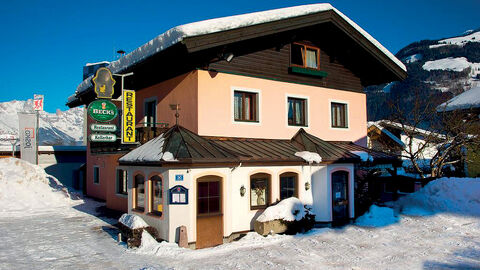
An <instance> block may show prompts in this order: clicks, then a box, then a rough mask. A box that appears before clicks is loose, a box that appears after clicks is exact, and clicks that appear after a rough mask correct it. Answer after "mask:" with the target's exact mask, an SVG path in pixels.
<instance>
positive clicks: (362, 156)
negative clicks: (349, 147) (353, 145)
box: [350, 151, 373, 162]
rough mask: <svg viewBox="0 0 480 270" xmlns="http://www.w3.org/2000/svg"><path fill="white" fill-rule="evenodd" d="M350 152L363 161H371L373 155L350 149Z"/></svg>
mask: <svg viewBox="0 0 480 270" xmlns="http://www.w3.org/2000/svg"><path fill="white" fill-rule="evenodd" d="M350 153H352V154H355V155H357V156H359V157H360V159H361V160H362V161H363V162H367V161H370V162H373V157H372V156H371V155H370V154H369V153H367V152H365V151H350Z"/></svg>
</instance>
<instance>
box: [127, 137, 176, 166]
mask: <svg viewBox="0 0 480 270" xmlns="http://www.w3.org/2000/svg"><path fill="white" fill-rule="evenodd" d="M164 142H165V138H163V133H162V134H160V136H158V137H156V138H154V139H152V140H150V141H148V142H147V143H145V144H144V145H142V146H140V147H137V148H135V149H133V150H132V151H130V152H129V153H127V154H126V155H125V156H123V157H121V158H120V159H119V161H121V162H122V161H124V162H154V161H160V160H161V159H162V157H163V155H164V153H163V144H164ZM168 156H169V155H168V154H167V158H168ZM172 158H173V156H172Z"/></svg>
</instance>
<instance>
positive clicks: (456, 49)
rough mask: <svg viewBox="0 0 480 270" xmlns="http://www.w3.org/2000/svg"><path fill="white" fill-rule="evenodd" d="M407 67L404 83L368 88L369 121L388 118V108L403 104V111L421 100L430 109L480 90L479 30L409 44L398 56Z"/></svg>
mask: <svg viewBox="0 0 480 270" xmlns="http://www.w3.org/2000/svg"><path fill="white" fill-rule="evenodd" d="M395 56H396V57H397V58H398V59H400V60H401V61H402V62H403V63H404V64H405V65H406V66H407V70H408V77H407V79H405V80H404V81H402V82H393V83H390V84H387V85H379V86H374V87H368V88H367V89H366V91H367V95H368V99H367V100H368V116H369V120H378V119H384V118H388V116H389V112H388V110H386V109H385V108H387V107H388V106H387V104H388V103H389V102H392V101H393V102H395V103H401V104H400V107H401V108H402V109H403V110H404V111H408V110H409V106H412V104H413V103H415V101H416V100H415V99H418V98H417V97H418V94H420V96H421V97H422V102H423V103H424V104H425V105H426V104H427V103H429V105H431V107H435V106H436V105H440V104H441V103H443V102H445V101H447V100H449V99H451V98H452V97H454V96H457V95H459V94H461V93H463V92H465V91H468V90H470V89H472V88H476V87H480V29H477V30H469V31H466V32H465V33H463V34H461V35H459V36H456V37H451V38H443V39H439V40H422V41H418V42H414V43H412V44H409V45H408V46H406V47H405V48H403V49H401V50H400V51H399V52H398V53H397V54H396V55H395Z"/></svg>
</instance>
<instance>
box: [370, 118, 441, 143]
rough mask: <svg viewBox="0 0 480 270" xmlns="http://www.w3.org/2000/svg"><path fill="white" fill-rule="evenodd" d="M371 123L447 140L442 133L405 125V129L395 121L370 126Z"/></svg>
mask: <svg viewBox="0 0 480 270" xmlns="http://www.w3.org/2000/svg"><path fill="white" fill-rule="evenodd" d="M370 123H372V124H375V125H376V126H377V127H383V125H388V126H392V127H396V128H398V129H400V130H402V132H403V128H405V130H407V131H410V132H413V133H418V134H422V135H424V136H435V137H437V138H441V139H444V138H445V135H443V134H440V133H436V132H433V131H429V130H425V129H421V128H419V127H414V126H409V125H403V127H402V124H401V123H397V122H393V121H390V120H378V121H376V122H369V125H370ZM384 130H385V131H388V130H386V129H384ZM384 130H382V131H384ZM392 135H393V134H392Z"/></svg>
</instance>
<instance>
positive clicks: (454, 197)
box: [395, 177, 480, 216]
mask: <svg viewBox="0 0 480 270" xmlns="http://www.w3.org/2000/svg"><path fill="white" fill-rule="evenodd" d="M395 206H396V207H397V208H399V210H400V211H402V212H404V213H407V214H410V215H425V214H426V213H435V212H449V213H457V214H464V215H465V214H466V215H474V216H480V178H454V177H452V178H446V177H443V178H440V179H437V180H434V181H431V182H430V183H428V184H427V185H426V186H425V187H423V188H422V189H420V190H419V191H417V192H415V193H412V194H409V195H407V196H405V197H402V198H400V199H399V200H398V201H397V202H396V203H395Z"/></svg>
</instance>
